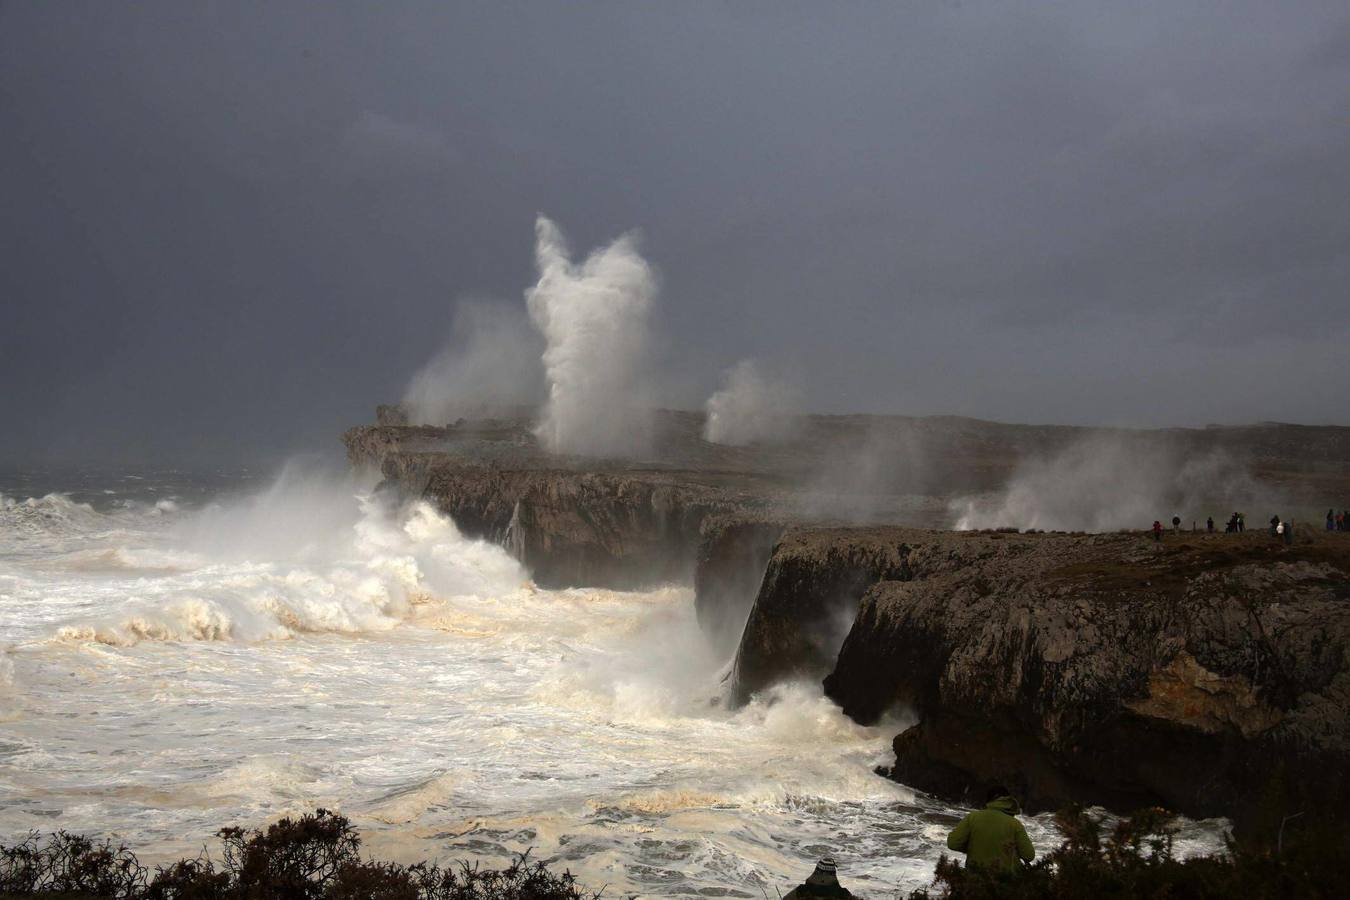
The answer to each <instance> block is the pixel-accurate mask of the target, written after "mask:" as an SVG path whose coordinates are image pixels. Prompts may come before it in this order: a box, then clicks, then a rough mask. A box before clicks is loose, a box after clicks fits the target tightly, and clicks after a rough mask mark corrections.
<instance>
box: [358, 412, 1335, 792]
mask: <svg viewBox="0 0 1350 900" xmlns="http://www.w3.org/2000/svg"><path fill="white" fill-rule="evenodd" d="M406 421H407V420H406V417H405V416H404V415H403V414H402V411H401V410H399V409H397V408H396V407H387V408H383V409H381V411H380V414H379V422H380V424H377V425H373V426H363V427H359V428H354V429H351V430H350V431H349V432H347V434H346V435H345V436H344V440H345V442H346V444H347V449H348V456H349V458H350V459H351V460H352V462H353V464H354V465H356V466H359V467H362V468H367V469H371V468H373V469H376V470H378V471H379V472H380V473H382V475H383V477H384V484H383V489H385V490H397V491H398V492H400V493H401V494H403V495H405V496H410V497H420V498H425V499H428V500H430V501H432V502H434V503H436V504H437V505H438V506H439V507H440V508H441V509H442V510H443V511H445V512H446V513H448V514H449V515H450V516H451V517H452V518H453V519H454V520H455V522H456V524H457V525H458V527H459V528H460V529H461V530H462V531H464V532H465V533H466V534H468V535H470V536H473V537H479V538H483V539H486V540H490V541H494V542H497V543H500V544H502V545H504V546H506V547H508V548H510V549H511V550H512V551H513V552H514V553H515V555H516V556H517V557H518V558H519V559H521V560H522V561H523V562H524V563H525V565H526V566H528V567H529V569H530V570H531V572H532V575H533V577H534V578H535V579H536V581H538V583H540V584H541V585H543V586H546V587H563V586H606V587H638V586H643V585H650V584H653V583H656V582H662V581H670V580H687V579H690V578H692V579H693V581H694V584H695V588H696V611H697V614H698V619H699V622H700V624H701V626H702V627H703V629H704V631H705V632H706V633H707V634H708V635H709V636H710V638H711V639H712V640H713V641H714V642H715V643H716V645H717V646H718V647H719V648H721V649H723V650H726V651H728V652H729V651H730V650H731V649H732V648H733V647H734V648H735V649H736V661H735V666H734V668H733V675H734V680H733V684H732V688H733V690H732V699H733V700H735V701H744V700H746V699H748V698H749V696H750V695H752V694H753V693H754V692H756V691H760V690H763V689H764V688H766V687H768V686H769V685H771V684H773V683H774V682H775V681H778V680H782V679H787V678H802V677H806V678H820V677H822V676H826V675H828V677H827V678H825V686H826V690H827V693H828V694H829V695H830V696H831V697H833V698H834V699H835V700H836V701H837V702H839V703H840V704H841V705H842V706H843V708H844V709H845V711H846V712H847V713H848V714H849V715H851V716H853V717H854V718H856V719H858V720H859V721H863V722H874V721H878V720H879V718H880V717H881V715H882V714H883V713H884V712H885V711H886V710H887V709H890V708H891V707H895V706H903V707H906V708H907V709H908V711H910V712H912V713H913V714H914V715H916V716H917V719H918V724H917V725H915V726H914V727H912V728H910V729H908V730H907V731H905V732H904V733H903V734H901V735H899V736H897V738H896V740H895V751H896V762H895V765H894V767H893V769H892V771H891V774H892V776H893V777H895V778H897V779H899V780H901V781H904V782H905V783H907V784H911V785H914V786H916V787H920V788H923V789H927V790H931V791H935V792H938V793H943V794H947V795H953V796H956V795H961V794H964V793H966V792H967V791H968V790H970V789H971V788H973V787H975V786H977V785H978V784H979V783H981V782H983V781H984V780H986V779H990V778H999V779H1001V780H1007V781H1011V782H1013V783H1014V784H1015V785H1016V786H1017V787H1018V788H1019V790H1020V791H1021V792H1022V793H1023V794H1024V795H1025V796H1026V798H1027V800H1028V801H1029V803H1030V804H1031V806H1032V807H1033V808H1037V807H1039V808H1049V807H1054V806H1056V805H1058V804H1060V803H1062V802H1064V801H1067V800H1076V801H1081V802H1087V803H1104V804H1107V805H1111V806H1114V807H1116V808H1119V809H1127V808H1129V807H1131V806H1137V805H1140V804H1144V803H1161V804H1164V805H1167V806H1170V807H1172V808H1174V809H1177V810H1179V811H1182V812H1186V813H1190V814H1193V815H1208V814H1215V813H1217V814H1224V815H1232V816H1236V817H1238V818H1239V819H1243V818H1251V817H1253V816H1255V815H1256V811H1257V809H1258V808H1269V809H1272V810H1283V811H1284V814H1289V813H1290V812H1293V811H1297V809H1298V808H1302V807H1303V806H1306V805H1307V804H1308V803H1310V802H1312V801H1311V799H1310V798H1313V795H1314V793H1316V795H1318V796H1321V797H1325V798H1332V799H1333V800H1334V801H1335V802H1343V801H1345V800H1347V799H1350V798H1347V797H1346V796H1345V773H1346V771H1347V758H1348V757H1347V748H1348V747H1350V719H1348V714H1347V710H1348V709H1350V674H1347V672H1348V671H1350V666H1348V665H1347V653H1348V652H1350V622H1347V610H1348V609H1350V594H1348V593H1347V588H1346V583H1347V573H1350V540H1347V538H1350V536H1346V535H1324V534H1322V533H1320V532H1313V531H1312V530H1311V529H1307V530H1305V529H1302V528H1300V529H1299V530H1298V532H1297V533H1298V540H1297V542H1296V543H1295V544H1294V545H1293V546H1285V545H1283V544H1282V543H1276V542H1275V541H1273V540H1272V539H1270V538H1269V537H1268V536H1267V535H1265V534H1264V533H1251V532H1248V533H1247V534H1244V535H1213V536H1207V535H1203V534H1194V533H1186V534H1180V535H1178V534H1169V535H1168V536H1167V539H1166V540H1165V541H1164V542H1163V543H1162V544H1161V545H1156V544H1154V543H1153V541H1152V540H1151V539H1149V538H1148V537H1146V536H1142V535H1140V534H1137V533H1136V534H1097V535H1083V534H1077V535H1068V534H1017V533H1004V532H964V533H962V532H944V531H936V530H931V529H929V530H919V529H916V528H909V527H902V526H903V525H905V524H920V523H925V524H929V525H933V524H936V525H939V526H940V525H944V524H948V523H949V522H950V519H948V518H945V513H946V510H947V509H948V502H949V501H950V500H951V499H952V498H953V496H965V495H967V494H968V493H969V492H971V491H975V492H979V491H986V490H990V489H993V488H997V487H998V486H1000V485H1002V484H1003V483H1004V482H1005V481H1006V480H1007V479H1008V478H1009V476H1010V475H1011V474H1012V473H1013V472H1015V471H1016V469H1017V466H1018V465H1019V462H1020V461H1022V460H1026V459H1028V458H1043V457H1045V456H1046V455H1047V454H1048V455H1050V456H1053V454H1055V453H1057V452H1059V451H1060V450H1062V449H1063V448H1064V447H1066V446H1069V445H1071V444H1073V443H1074V442H1077V441H1081V440H1082V439H1083V438H1084V437H1085V436H1089V435H1094V434H1096V435H1100V434H1105V433H1106V432H1100V431H1093V430H1089V429H1076V428H1063V427H1033V426H1017V425H1005V424H999V423H990V422H977V421H974V420H970V419H959V418H950V417H935V418H928V419H910V418H903V417H867V416H808V417H803V419H802V421H801V422H800V427H799V429H798V430H797V431H796V432H795V433H794V434H792V435H791V436H789V437H788V438H786V439H784V440H782V441H778V442H775V443H773V444H768V445H755V446H750V447H724V446H720V445H715V444H710V443H709V442H707V441H705V440H703V439H702V416H701V415H698V414H693V413H681V412H672V411H665V412H662V413H660V414H658V415H656V416H654V419H653V421H654V427H655V428H656V429H657V433H656V435H655V436H654V437H655V439H654V440H653V442H652V444H653V446H654V447H656V448H658V449H657V450H656V451H654V453H653V455H652V457H651V458H645V459H593V458H579V457H566V456H559V455H554V454H549V453H547V452H545V451H544V450H543V449H542V448H541V447H540V446H539V443H538V441H537V439H536V437H535V434H534V432H533V429H532V427H531V418H530V416H529V414H528V411H524V412H519V414H512V415H510V416H509V417H507V418H501V419H479V420H460V421H457V422H454V423H450V424H446V425H443V426H429V425H420V426H413V425H408V424H405V423H406ZM1110 434H1111V435H1112V436H1114V437H1116V438H1119V439H1120V440H1121V441H1123V442H1125V443H1126V444H1130V442H1134V443H1133V444H1130V446H1134V447H1135V449H1136V450H1138V451H1139V452H1146V451H1147V450H1148V449H1149V448H1151V447H1156V446H1159V445H1160V442H1161V443H1162V444H1166V445H1167V446H1170V447H1172V448H1173V450H1174V451H1175V453H1177V454H1178V455H1179V457H1180V458H1187V457H1190V456H1194V455H1196V454H1202V453H1210V452H1213V451H1215V450H1216V449H1217V450H1219V451H1221V452H1223V453H1240V454H1241V455H1242V456H1243V457H1244V459H1245V461H1246V463H1245V464H1246V466H1247V471H1249V472H1250V473H1251V475H1252V478H1253V479H1254V480H1255V482H1254V483H1259V484H1260V485H1263V486H1264V487H1269V488H1273V489H1275V493H1276V494H1278V495H1279V496H1281V497H1283V498H1285V500H1290V498H1293V500H1297V503H1294V502H1293V500H1290V503H1289V505H1292V506H1295V507H1296V509H1297V510H1298V512H1297V515H1296V518H1300V519H1304V518H1306V517H1307V516H1309V515H1311V514H1312V513H1310V512H1308V510H1310V509H1314V508H1315V509H1321V507H1320V506H1317V507H1314V506H1313V504H1314V503H1317V504H1320V503H1321V502H1322V499H1323V498H1326V497H1332V498H1335V497H1342V498H1346V499H1350V462H1347V460H1350V429H1346V428H1310V427H1301V426H1286V425H1260V426H1251V427H1248V428H1213V429H1175V430H1170V431H1167V432H1110ZM887 454H891V455H892V456H893V455H895V454H900V455H905V454H908V455H909V456H914V457H919V458H921V462H922V465H918V464H914V465H911V464H910V463H909V461H908V459H906V461H904V463H905V464H904V465H898V464H897V465H896V466H895V467H894V468H893V469H890V470H887V469H885V468H884V467H881V468H879V467H878V462H877V460H878V458H879V456H880V457H886V458H888V459H889V458H890V457H888V456H887ZM1264 487H1263V489H1264ZM1281 508H1282V510H1283V511H1284V512H1286V513H1287V512H1288V511H1289V509H1288V506H1287V505H1285V503H1284V501H1282V506H1281ZM1257 512H1261V511H1260V510H1253V513H1254V514H1255V513H1257ZM1317 514H1318V515H1320V512H1319V513H1317ZM1253 518H1255V515H1253ZM840 521H853V522H859V521H862V522H868V523H887V524H874V525H869V526H868V527H840V525H839V522H840ZM1143 524H1146V523H1141V525H1143ZM742 623H744V629H743V631H742V630H741V624H742Z"/></svg>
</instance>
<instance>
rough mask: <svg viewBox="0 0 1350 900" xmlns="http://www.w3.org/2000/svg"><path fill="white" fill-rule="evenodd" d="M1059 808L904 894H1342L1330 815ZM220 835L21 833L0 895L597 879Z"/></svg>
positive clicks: (506, 885) (512, 886) (467, 886)
mask: <svg viewBox="0 0 1350 900" xmlns="http://www.w3.org/2000/svg"><path fill="white" fill-rule="evenodd" d="M1058 819H1059V826H1060V829H1061V830H1062V832H1063V834H1064V835H1065V841H1064V843H1063V845H1061V846H1060V847H1059V848H1058V849H1056V850H1054V851H1052V852H1050V853H1048V854H1045V855H1043V856H1042V857H1041V858H1040V859H1038V860H1037V861H1036V862H1035V863H1034V864H1032V865H1030V866H1026V867H1024V868H1023V869H1022V870H1021V871H1019V872H1017V873H1015V874H1013V875H989V874H984V873H981V872H978V871H970V870H967V869H965V868H963V867H962V866H961V865H960V864H959V863H957V862H954V861H952V860H949V859H947V858H946V857H943V859H942V860H941V861H939V863H938V865H937V872H936V877H935V880H934V882H933V885H932V886H931V887H929V888H924V889H921V890H917V891H914V892H912V893H911V894H910V895H909V900H933V898H938V897H943V898H952V900H976V898H991V900H1030V898H1054V900H1080V898H1081V900H1087V898H1133V897H1164V898H1188V900H1190V898H1194V900H1211V898H1212V900H1221V898H1222V900H1227V898H1252V900H1266V898H1269V900H1274V898H1292V897H1310V898H1322V897H1328V898H1329V897H1341V896H1344V891H1343V888H1344V881H1345V879H1344V876H1345V868H1346V860H1347V856H1346V852H1345V851H1346V849H1347V848H1346V839H1345V837H1344V836H1343V835H1342V833H1340V832H1339V831H1337V830H1335V829H1321V830H1318V829H1317V828H1316V827H1309V826H1305V827H1303V828H1301V829H1299V830H1298V831H1297V832H1295V831H1294V830H1291V831H1290V833H1289V835H1288V836H1286V835H1285V834H1284V827H1283V826H1284V822H1282V823H1281V828H1280V831H1279V833H1278V835H1277V836H1276V837H1274V838H1272V840H1269V841H1261V842H1252V843H1249V844H1247V845H1244V846H1239V845H1237V844H1233V843H1230V845H1229V848H1228V852H1227V853H1225V854H1220V855H1216V856H1209V857H1200V858H1192V859H1187V860H1178V859H1176V858H1175V857H1174V855H1173V852H1172V840H1173V836H1174V835H1175V833H1176V829H1175V827H1174V825H1173V817H1172V816H1171V815H1170V814H1169V813H1166V812H1164V811H1163V810H1158V809H1154V810H1145V811H1143V812H1141V813H1138V814H1136V815H1135V816H1133V817H1132V818H1129V819H1126V820H1123V821H1121V822H1120V823H1118V824H1117V825H1116V826H1115V827H1114V828H1113V829H1111V830H1110V831H1109V832H1105V831H1103V828H1102V825H1101V822H1100V821H1099V820H1096V819H1093V818H1092V817H1090V816H1088V815H1086V814H1084V813H1083V812H1082V811H1081V810H1076V809H1074V810H1066V811H1064V812H1061V813H1060V814H1059V817H1058ZM219 836H220V838H221V840H222V842H223V844H224V850H223V854H222V857H221V859H220V860H219V861H218V862H217V861H216V860H213V859H212V858H210V857H209V856H207V855H205V853H203V855H202V856H200V857H198V858H196V859H188V860H180V861H179V862H177V863H174V864H173V865H171V866H168V867H167V868H158V869H156V870H155V871H154V872H153V873H151V872H150V871H148V870H147V869H146V868H145V867H143V866H142V865H141V864H140V863H139V862H138V861H137V859H136V857H135V855H134V854H133V853H131V852H130V851H129V850H127V849H126V848H125V847H121V846H114V845H113V844H111V843H109V842H106V841H105V842H103V843H98V842H95V841H91V840H89V839H87V838H84V837H80V836H78V835H71V834H67V833H65V832H57V833H55V834H53V835H51V836H49V837H48V838H47V839H45V840H43V839H41V838H39V836H37V835H32V836H30V837H29V838H28V839H27V840H25V841H22V842H20V843H19V844H16V845H13V846H8V847H0V900H3V898H9V897H15V898H17V897H40V898H45V900H58V898H61V900H90V898H100V900H104V898H106V900H584V898H586V900H596V898H598V897H600V895H601V892H602V891H603V888H602V889H601V891H597V892H595V893H593V894H592V893H588V892H587V891H585V890H584V889H582V888H581V887H579V886H578V885H577V884H576V882H575V880H574V879H573V877H572V876H571V875H570V874H568V873H566V872H564V873H563V874H561V875H558V874H556V873H554V872H552V871H550V870H549V869H548V868H547V867H546V866H544V865H543V864H542V863H531V862H530V861H529V860H528V859H527V858H526V857H525V856H522V857H521V858H520V859H518V860H517V861H516V862H515V863H514V864H512V865H511V866H508V867H507V868H505V869H501V870H495V869H494V870H484V869H480V868H478V867H477V866H474V867H470V866H469V865H468V864H461V865H460V866H459V867H458V868H457V869H443V868H440V867H439V866H434V865H429V864H426V863H419V864H417V865H413V866H401V865H398V864H396V863H386V862H379V861H375V860H367V859H363V858H362V857H361V855H360V852H359V851H360V845H361V839H360V836H359V835H358V834H357V833H356V830H355V829H354V828H353V827H352V825H351V823H350V822H349V821H348V820H347V819H346V818H344V817H343V816H340V815H336V814H334V813H330V812H328V811H326V810H322V809H320V810H318V811H317V812H315V813H312V814H309V815H305V816H302V817H300V818H299V819H289V818H287V819H282V820H281V821H279V822H277V823H275V824H273V825H271V826H269V827H268V828H267V830H266V831H257V830H255V831H245V830H243V829H240V828H226V829H224V830H222V831H221V832H220V833H219ZM784 890H786V887H785V888H784ZM765 896H766V897H767V896H768V895H767V893H766V894H765Z"/></svg>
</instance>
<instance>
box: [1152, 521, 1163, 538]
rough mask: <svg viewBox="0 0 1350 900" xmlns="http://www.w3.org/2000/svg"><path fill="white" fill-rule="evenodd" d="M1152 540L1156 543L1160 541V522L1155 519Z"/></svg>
mask: <svg viewBox="0 0 1350 900" xmlns="http://www.w3.org/2000/svg"><path fill="white" fill-rule="evenodd" d="M1153 540H1154V541H1155V542H1156V543H1162V523H1161V522H1159V521H1158V520H1157V519H1154V520H1153Z"/></svg>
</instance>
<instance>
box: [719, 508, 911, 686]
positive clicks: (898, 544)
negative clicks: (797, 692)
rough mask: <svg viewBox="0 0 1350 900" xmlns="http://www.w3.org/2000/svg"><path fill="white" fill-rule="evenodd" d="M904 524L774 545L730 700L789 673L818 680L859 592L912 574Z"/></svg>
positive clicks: (790, 537) (801, 534)
mask: <svg viewBox="0 0 1350 900" xmlns="http://www.w3.org/2000/svg"><path fill="white" fill-rule="evenodd" d="M908 533H909V532H907V531H906V530H904V529H890V528H873V529H856V528H855V529H849V528H833V529H808V530H799V531H790V532H789V533H788V534H787V535H786V536H784V537H783V539H782V540H780V541H779V543H778V545H777V546H776V547H775V548H774V551H773V555H772V557H771V558H770V559H769V562H768V566H767V569H766V570H765V572H764V579H763V582H762V583H761V585H760V589H759V594H758V596H756V597H755V600H754V605H753V607H752V608H751V610H750V615H749V618H748V619H747V620H746V623H745V631H744V633H743V634H742V635H741V640H740V646H739V647H738V649H737V651H736V666H735V670H734V676H733V677H734V681H733V684H732V697H733V699H734V700H735V702H737V703H744V702H745V701H746V700H748V699H749V698H750V696H751V695H752V694H754V693H755V692H756V691H759V690H762V689H763V688H765V687H768V686H769V685H770V684H773V683H774V682H777V681H783V680H786V679H791V678H817V679H818V678H820V677H821V676H822V675H824V674H825V673H827V672H828V671H829V670H830V668H831V666H832V664H833V662H834V657H835V653H836V651H837V650H838V647H839V643H840V641H841V640H842V639H843V636H844V635H845V634H846V633H847V631H848V629H849V627H850V626H851V625H852V623H853V620H854V617H855V616H856V614H857V610H858V601H859V600H860V599H861V598H862V595H863V592H864V591H866V590H867V589H868V588H869V587H871V586H872V585H873V584H876V583H877V582H878V581H880V580H882V579H899V580H904V579H907V578H909V576H910V571H909V547H908V545H907V544H906V543H905V542H904V537H905V536H906V535H908Z"/></svg>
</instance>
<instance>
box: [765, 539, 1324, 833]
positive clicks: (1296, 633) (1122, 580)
mask: <svg viewBox="0 0 1350 900" xmlns="http://www.w3.org/2000/svg"><path fill="white" fill-rule="evenodd" d="M886 537H887V540H889V541H902V542H903V550H900V551H898V555H899V554H903V556H904V557H905V559H906V561H907V566H906V567H905V572H904V574H905V577H904V578H903V579H896V580H881V581H878V582H877V583H875V584H873V585H872V586H871V587H870V588H869V589H868V590H867V591H866V593H865V594H864V596H863V598H862V601H861V604H860V606H859V608H858V610H857V615H856V619H855V621H854V623H853V626H852V628H851V629H850V631H849V633H848V636H847V638H846V639H845V640H844V642H843V645H842V647H841V649H840V651H839V655H838V659H837V663H836V665H835V667H834V671H833V672H832V673H831V674H830V675H829V676H828V677H827V678H826V679H825V687H826V692H827V693H828V694H829V696H831V697H832V698H834V699H835V700H836V701H837V702H839V703H840V705H841V706H842V707H843V708H844V710H845V711H846V712H847V713H848V714H849V715H851V716H852V717H854V718H855V719H858V720H859V721H862V722H873V721H876V720H877V719H878V717H879V716H880V715H881V714H882V713H883V712H884V711H886V710H887V709H889V708H891V707H894V706H903V707H905V708H907V709H908V710H909V711H911V712H912V713H913V714H914V715H916V716H917V718H918V724H916V725H914V726H913V727H911V728H910V729H908V730H907V731H905V732H904V733H902V734H900V735H899V736H897V738H896V739H895V751H896V762H895V766H894V768H893V769H892V770H891V772H890V774H891V775H892V777H894V778H896V779H897V780H899V781H902V782H904V783H905V784H909V785H912V786H915V787H919V788H922V789H926V790H930V791H933V792H936V793H939V794H944V795H962V794H964V793H966V792H967V791H974V790H978V789H979V787H980V786H981V785H982V784H985V783H987V782H989V781H991V780H1003V781H1008V782H1011V783H1012V784H1014V785H1016V786H1017V788H1018V789H1019V790H1020V792H1021V793H1022V795H1023V796H1024V797H1025V798H1026V800H1027V802H1028V803H1029V804H1030V806H1031V807H1032V808H1054V807H1056V806H1058V805H1061V804H1063V803H1065V802H1069V801H1079V802H1092V803H1102V804H1105V805H1109V806H1115V807H1117V808H1122V809H1125V808H1130V807H1135V806H1140V805H1145V804H1160V805H1164V806H1167V807H1169V808H1172V809H1176V810H1180V811H1182V812H1185V813H1188V814H1191V815H1197V816H1203V815H1229V816H1233V817H1235V818H1237V819H1238V820H1239V821H1250V820H1252V819H1253V818H1254V817H1256V816H1258V815H1259V814H1261V811H1262V807H1263V805H1264V806H1266V807H1269V808H1270V809H1274V810H1283V811H1284V813H1285V814H1288V813H1293V812H1297V811H1298V810H1299V809H1302V808H1306V807H1307V806H1308V804H1310V803H1313V802H1318V800H1319V798H1321V799H1325V798H1328V797H1334V798H1336V800H1337V801H1338V802H1340V801H1344V800H1345V799H1350V798H1347V797H1346V796H1345V792H1346V790H1347V788H1350V785H1347V783H1346V780H1345V775H1346V773H1347V771H1350V769H1348V767H1347V766H1348V764H1350V705H1348V704H1347V701H1350V535H1325V534H1320V533H1309V534H1306V535H1303V536H1301V537H1300V538H1299V540H1298V542H1297V543H1296V544H1295V545H1294V546H1292V547H1286V546H1284V545H1283V544H1282V543H1277V542H1275V541H1273V540H1272V539H1270V538H1269V537H1268V536H1267V535H1265V534H1264V533H1261V534H1253V533H1250V532H1249V533H1247V534H1245V535H1241V536H1238V535H1213V536H1208V535H1190V534H1186V535H1182V536H1180V537H1177V536H1169V537H1168V538H1167V539H1166V540H1165V541H1164V542H1163V543H1162V544H1161V545H1155V544H1154V543H1153V541H1152V539H1151V538H1150V537H1148V536H1144V535H1134V534H1122V535H1014V534H943V533H936V534H931V533H930V534H923V533H915V532H911V533H908V534H898V533H889V534H888V535H887V536H886ZM873 540H874V536H871V535H869V536H867V538H866V539H865V540H863V541H860V543H861V544H863V545H864V546H866V545H870V544H871V543H872V542H873ZM770 565H772V563H771V564H770ZM745 646H746V645H745V644H744V643H743V644H742V648H743V649H744V648H745Z"/></svg>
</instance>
